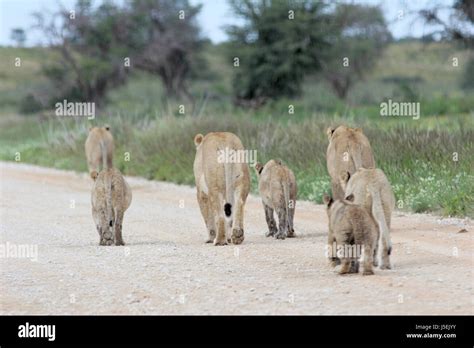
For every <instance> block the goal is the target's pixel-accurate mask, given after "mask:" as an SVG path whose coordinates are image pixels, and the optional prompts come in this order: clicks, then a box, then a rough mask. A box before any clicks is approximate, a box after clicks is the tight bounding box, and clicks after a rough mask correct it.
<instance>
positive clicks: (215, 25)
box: [0, 0, 454, 46]
mask: <svg viewBox="0 0 474 348" xmlns="http://www.w3.org/2000/svg"><path fill="white" fill-rule="evenodd" d="M116 1H119V2H120V1H121V0H116ZM190 1H191V3H193V4H198V3H201V4H203V8H202V10H201V13H200V15H199V23H200V25H201V28H202V34H203V35H204V36H206V37H208V38H210V39H211V40H212V42H214V43H219V42H222V41H225V40H226V34H225V31H224V28H223V27H224V26H225V25H228V24H234V23H236V22H237V20H236V18H235V17H234V16H233V15H232V12H231V10H230V7H229V5H228V4H227V0H190ZM59 2H60V3H61V4H63V5H64V7H66V8H68V7H71V8H72V7H73V6H74V4H75V3H76V0H0V45H1V46H4V45H11V44H12V43H13V42H12V41H11V39H10V33H11V30H12V29H13V28H18V27H20V28H23V29H29V28H30V27H31V25H32V24H33V23H34V20H33V17H32V16H31V13H33V12H35V11H55V10H56V9H57V8H58V3H59ZM93 2H94V3H95V4H97V3H99V2H100V0H95V1H93ZM345 2H350V3H360V4H371V5H379V6H381V7H382V9H383V12H384V14H385V17H386V19H387V22H388V23H389V24H390V25H389V29H390V30H391V32H392V34H393V36H394V37H395V38H400V37H405V36H408V35H409V36H415V37H420V36H422V35H423V34H425V33H427V32H430V31H431V30H432V28H426V27H425V25H424V24H423V22H422V21H421V20H418V21H415V22H414V23H413V17H410V16H408V15H406V14H407V13H409V12H414V11H416V10H419V9H421V8H424V7H426V5H430V4H433V3H435V4H441V5H443V6H451V5H452V3H453V2H454V0H417V1H410V0H347V1H345ZM400 17H401V18H400ZM237 23H238V22H237ZM41 39H42V37H41V34H40V33H38V32H34V31H31V30H28V31H27V45H28V46H32V45H36V44H38V43H39V42H42V40H41Z"/></svg>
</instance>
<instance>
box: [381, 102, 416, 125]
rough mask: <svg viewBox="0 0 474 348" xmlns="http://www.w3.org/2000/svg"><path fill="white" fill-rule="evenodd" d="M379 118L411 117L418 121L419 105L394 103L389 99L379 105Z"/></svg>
mask: <svg viewBox="0 0 474 348" xmlns="http://www.w3.org/2000/svg"><path fill="white" fill-rule="evenodd" d="M380 116H383V117H385V116H402V117H413V119H414V120H418V119H419V118H420V103H419V102H396V101H392V99H389V100H388V101H386V102H382V103H380Z"/></svg>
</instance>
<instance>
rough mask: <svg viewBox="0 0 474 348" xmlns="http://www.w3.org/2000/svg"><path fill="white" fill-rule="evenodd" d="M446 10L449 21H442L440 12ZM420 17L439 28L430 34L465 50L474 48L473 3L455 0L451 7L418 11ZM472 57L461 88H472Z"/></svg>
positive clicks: (473, 86)
mask: <svg viewBox="0 0 474 348" xmlns="http://www.w3.org/2000/svg"><path fill="white" fill-rule="evenodd" d="M442 10H448V11H449V12H450V16H449V18H450V21H449V22H448V21H446V20H443V19H442V18H441V15H440V12H441V11H442ZM419 14H420V15H421V17H422V18H423V19H424V20H425V22H426V23H427V24H432V25H433V24H434V25H436V26H438V28H439V27H440V28H441V29H440V30H438V31H434V32H433V33H431V34H432V35H433V34H434V33H441V34H442V35H443V36H444V37H445V38H447V39H450V40H453V41H455V42H458V43H461V44H462V45H463V47H464V48H465V49H471V50H472V49H473V48H474V1H472V0H456V1H455V2H454V4H453V5H452V6H448V7H443V6H440V5H438V4H435V5H434V6H432V7H429V8H425V9H423V10H421V11H419ZM473 73H474V57H471V58H470V59H469V61H468V62H467V64H466V68H465V72H464V74H463V77H462V78H461V88H463V89H472V88H474V82H473V80H474V79H473V77H472V76H473Z"/></svg>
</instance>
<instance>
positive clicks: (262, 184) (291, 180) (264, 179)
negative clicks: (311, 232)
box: [255, 160, 297, 239]
mask: <svg viewBox="0 0 474 348" xmlns="http://www.w3.org/2000/svg"><path fill="white" fill-rule="evenodd" d="M255 171H256V172H257V177H258V188H259V191H260V196H261V197H262V203H263V207H264V209H265V218H266V220H267V224H268V232H267V233H266V236H267V237H269V236H274V237H275V238H277V239H285V238H286V237H289V238H291V237H294V234H295V230H294V228H293V218H294V216H295V204H296V190H297V188H296V179H295V175H294V174H293V172H292V171H291V170H290V169H289V168H288V167H286V166H285V165H283V164H282V163H281V161H275V160H270V161H268V162H267V164H265V165H264V166H263V165H262V164H261V163H257V164H256V165H255ZM273 211H276V213H277V215H278V229H277V225H276V222H275V219H274V216H273Z"/></svg>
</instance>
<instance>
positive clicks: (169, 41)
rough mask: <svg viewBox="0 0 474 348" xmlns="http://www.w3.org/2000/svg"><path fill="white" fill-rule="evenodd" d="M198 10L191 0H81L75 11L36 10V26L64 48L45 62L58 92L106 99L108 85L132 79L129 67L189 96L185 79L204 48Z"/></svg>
mask: <svg viewBox="0 0 474 348" xmlns="http://www.w3.org/2000/svg"><path fill="white" fill-rule="evenodd" d="M199 10H200V6H191V5H190V4H189V2H188V0H177V1H174V0H130V1H128V2H125V3H124V4H123V5H119V4H116V3H113V2H111V1H104V2H103V3H101V5H100V6H98V7H97V8H94V7H93V6H92V4H91V1H90V0H78V1H77V3H76V6H75V7H74V9H73V10H72V11H71V10H67V9H65V8H61V9H60V10H59V11H58V12H56V13H53V14H50V15H49V16H45V15H44V14H41V13H36V14H34V15H35V17H36V22H37V23H36V28H38V29H40V30H41V31H42V32H43V34H44V36H45V37H46V38H47V39H48V40H49V45H50V47H52V48H53V49H55V50H57V51H58V52H59V53H60V55H59V57H58V60H57V61H55V62H53V63H52V64H48V65H46V66H45V67H44V71H45V74H46V76H48V77H49V78H50V79H51V81H53V84H54V85H55V86H56V94H57V95H55V96H54V98H58V97H61V98H63V97H64V98H68V99H70V100H88V101H93V102H96V103H99V104H100V103H103V101H104V98H105V96H106V93H107V91H108V90H109V89H111V88H114V87H117V86H120V85H121V84H123V83H125V82H126V81H127V77H128V73H129V71H130V69H129V68H130V67H133V68H137V69H141V70H145V71H147V72H149V73H152V74H156V75H157V76H158V77H160V79H161V80H162V81H163V85H164V86H165V90H166V92H167V94H168V95H169V96H180V95H182V94H184V95H186V96H188V97H190V95H189V93H188V92H187V89H186V85H185V82H186V79H187V78H188V77H189V74H190V72H191V71H192V69H194V63H195V62H197V61H198V58H196V59H194V56H197V55H198V54H197V53H196V52H197V51H198V50H199V49H200V48H201V46H200V45H201V42H202V41H201V39H200V35H199V28H198V27H197V25H196V23H195V17H196V15H197V13H198V12H199Z"/></svg>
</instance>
